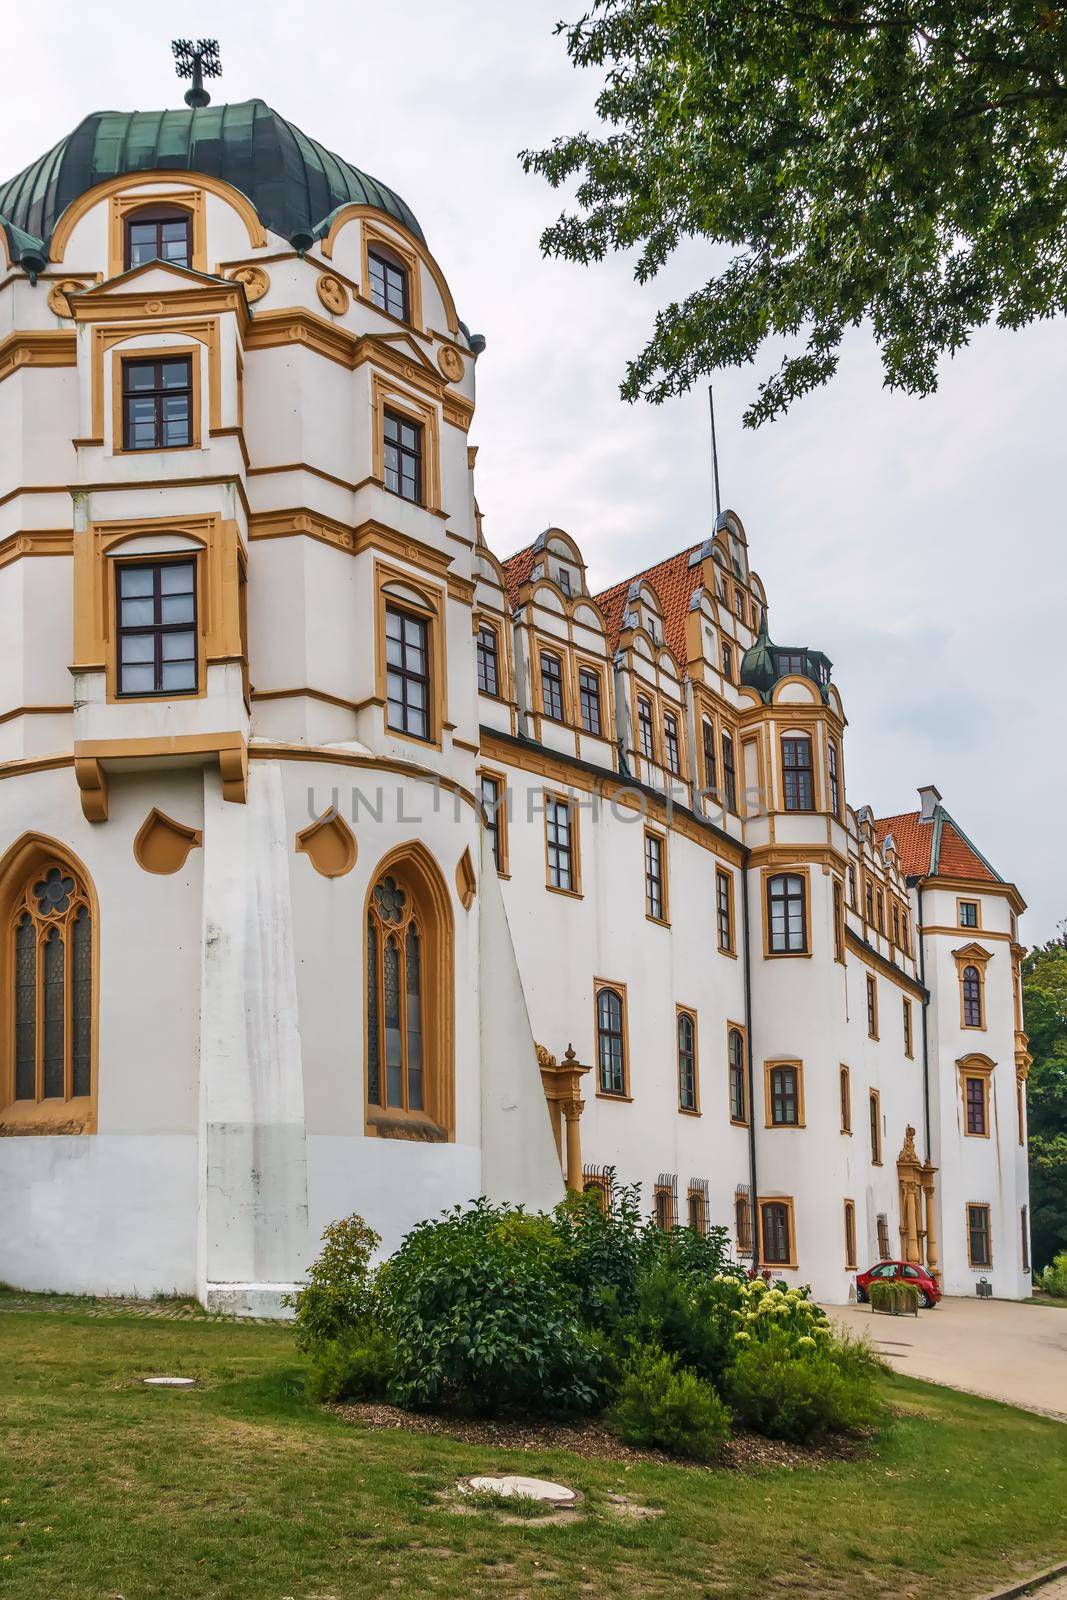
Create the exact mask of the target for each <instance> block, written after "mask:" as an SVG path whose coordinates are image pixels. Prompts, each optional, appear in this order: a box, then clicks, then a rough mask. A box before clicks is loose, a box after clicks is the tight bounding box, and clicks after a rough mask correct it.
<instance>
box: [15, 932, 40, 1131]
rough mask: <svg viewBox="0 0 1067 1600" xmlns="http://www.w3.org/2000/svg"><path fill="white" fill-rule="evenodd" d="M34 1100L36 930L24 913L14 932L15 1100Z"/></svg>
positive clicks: (35, 1090)
mask: <svg viewBox="0 0 1067 1600" xmlns="http://www.w3.org/2000/svg"><path fill="white" fill-rule="evenodd" d="M36 1098H37V930H36V928H35V927H34V925H33V918H32V917H31V916H30V914H29V912H28V911H24V912H23V913H22V916H21V917H20V919H19V923H18V927H17V928H16V930H15V1099H16V1100H36Z"/></svg>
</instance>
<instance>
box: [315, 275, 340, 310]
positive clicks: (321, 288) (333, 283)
mask: <svg viewBox="0 0 1067 1600" xmlns="http://www.w3.org/2000/svg"><path fill="white" fill-rule="evenodd" d="M315 287H316V289H317V290H318V295H319V299H320V300H321V301H322V303H323V305H324V306H325V307H326V309H327V311H332V312H333V313H334V315H335V316H337V317H339V316H341V315H343V313H344V312H346V311H347V310H348V290H347V289H346V288H345V286H344V284H343V283H342V282H341V280H340V278H335V277H334V275H333V273H332V272H324V273H323V274H322V276H321V277H320V279H319V281H318V283H317V284H316V285H315Z"/></svg>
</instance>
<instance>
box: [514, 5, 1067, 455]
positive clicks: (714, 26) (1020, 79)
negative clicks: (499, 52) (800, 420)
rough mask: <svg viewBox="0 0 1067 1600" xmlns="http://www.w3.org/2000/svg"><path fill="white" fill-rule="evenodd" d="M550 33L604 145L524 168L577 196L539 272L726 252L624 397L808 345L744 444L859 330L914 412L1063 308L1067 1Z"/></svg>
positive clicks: (763, 14) (763, 390)
mask: <svg viewBox="0 0 1067 1600" xmlns="http://www.w3.org/2000/svg"><path fill="white" fill-rule="evenodd" d="M559 31H561V32H563V33H564V34H565V36H566V43H567V51H568V54H569V55H570V58H571V60H572V62H573V64H574V65H575V66H576V67H580V68H594V69H599V70H600V71H601V72H602V73H603V74H604V83H603V87H602V90H601V93H600V94H599V96H598V99H597V102H596V109H597V113H598V115H599V117H600V120H601V123H602V124H603V127H602V129H601V130H600V131H599V133H598V134H596V135H594V134H590V133H576V134H572V135H570V136H567V137H562V138H559V139H557V140H556V141H555V142H554V143H553V144H551V145H550V146H549V147H548V148H546V149H544V150H540V151H525V152H524V153H523V156H522V160H523V163H524V165H525V167H526V169H527V171H536V172H539V173H541V174H542V175H543V176H544V177H546V178H547V179H548V181H549V182H550V183H551V184H552V185H553V186H554V187H557V186H560V185H564V184H568V183H570V182H571V181H572V180H577V192H576V198H577V208H576V210H575V211H574V212H572V213H571V214H566V213H565V214H564V215H562V216H561V217H560V218H559V220H558V221H557V222H555V223H554V224H553V225H552V226H551V227H549V228H547V229H546V231H545V233H544V234H543V235H542V241H541V243H542V249H543V250H544V252H545V253H546V254H553V255H558V256H563V257H565V258H567V259H569V260H572V261H579V262H591V261H597V260H600V259H602V258H603V257H605V256H606V255H607V254H608V253H609V252H610V251H613V250H634V251H636V269H635V270H636V276H637V278H638V280H639V281H640V282H646V281H648V280H649V279H651V278H653V277H654V276H655V274H656V273H657V272H658V271H659V270H660V268H661V267H662V266H663V265H664V263H665V262H666V261H667V260H668V259H669V258H670V257H671V255H672V254H673V253H674V251H675V250H676V249H677V248H678V246H679V245H680V244H681V243H682V242H683V241H685V240H687V239H698V240H705V241H707V242H708V243H710V244H715V245H718V246H723V247H725V250H726V252H727V254H728V260H727V261H726V264H725V266H724V267H723V270H722V271H719V272H718V273H716V274H715V275H713V276H711V277H710V278H709V279H708V281H707V282H705V283H703V284H701V285H699V286H698V287H696V288H694V290H693V291H692V293H690V294H689V295H687V296H686V298H685V299H684V300H683V301H681V303H674V304H671V305H668V306H666V307H665V308H664V309H663V310H662V311H660V313H659V314H658V316H657V317H656V322H655V328H654V332H653V335H652V337H651V338H650V340H649V341H648V343H647V344H646V346H645V348H644V350H643V351H641V353H640V354H639V355H638V356H637V357H636V358H635V359H634V360H633V361H631V362H629V363H628V366H627V372H626V377H625V381H624V382H623V385H622V394H623V396H624V398H626V399H628V400H636V399H637V398H638V397H640V396H643V397H644V398H646V399H649V400H652V401H656V402H658V401H662V400H664V399H666V398H667V397H668V396H671V395H676V394H680V393H683V392H684V391H685V390H687V389H688V388H689V387H690V386H691V385H692V384H693V383H694V382H695V381H696V379H697V378H698V377H699V376H700V375H701V374H702V373H707V372H710V371H712V370H714V369H716V368H722V367H729V366H741V365H743V364H745V363H747V362H750V361H752V360H753V359H754V357H755V356H756V354H757V352H758V350H759V349H760V346H761V345H762V344H763V342H764V341H765V340H767V339H768V338H771V337H773V336H782V335H784V336H788V337H789V338H790V339H792V340H794V341H795V340H796V338H797V336H801V337H802V339H803V345H802V348H799V349H797V348H793V349H792V350H791V352H790V353H788V354H787V355H786V357H785V358H784V360H783V361H782V363H781V365H780V367H779V368H778V370H777V371H776V372H775V373H773V375H772V376H771V377H770V378H769V379H768V380H767V381H766V382H764V383H763V384H762V385H761V386H760V388H759V390H758V393H757V395H756V398H755V400H754V401H753V403H752V404H751V406H750V407H749V409H748V411H747V412H746V415H745V421H746V423H748V424H749V426H758V425H759V424H760V423H762V422H765V421H767V420H769V419H770V418H773V417H775V416H776V415H778V414H779V413H781V412H784V411H785V410H786V409H787V408H788V406H789V405H790V404H791V402H792V401H793V400H795V399H796V398H797V397H798V396H800V395H802V394H804V393H806V392H807V391H809V390H811V389H813V388H815V387H817V386H818V385H820V384H822V383H825V382H826V381H827V379H828V378H830V377H831V376H832V374H833V373H834V371H835V369H836V367H837V362H838V353H839V349H840V345H841V341H842V338H843V336H844V334H845V331H846V330H847V329H848V328H849V327H850V326H854V325H856V324H858V323H860V322H861V321H862V320H863V319H864V318H869V319H870V321H871V324H872V325H873V330H874V335H875V338H876V340H877V342H878V345H879V348H880V351H881V355H882V361H883V366H884V371H885V382H886V383H887V384H888V385H890V386H892V387H898V388H903V389H905V390H907V391H908V392H910V393H913V394H929V393H930V392H931V391H933V390H934V389H935V388H936V387H937V368H938V360H939V358H940V357H941V356H942V355H943V354H944V353H945V352H952V351H955V350H957V349H959V348H960V347H961V346H962V345H964V344H966V342H967V340H968V337H969V335H970V331H971V330H972V329H973V328H976V327H979V326H981V325H982V324H984V323H986V322H988V321H990V320H991V319H995V320H996V321H997V322H998V323H999V324H1000V325H1002V326H1004V327H1010V328H1017V327H1021V326H1022V325H1023V324H1025V323H1028V322H1031V321H1033V320H1034V319H1035V318H1039V317H1047V316H1050V315H1052V314H1053V313H1055V312H1057V311H1062V310H1063V309H1064V307H1065V305H1067V234H1065V227H1064V216H1065V209H1067V166H1065V161H1064V153H1065V148H1067V7H1065V6H1064V5H1063V3H1062V0H1002V3H999V4H996V3H989V4H985V5H983V4H980V3H976V0H747V3H746V4H743V5H738V4H736V0H593V4H592V6H591V8H590V10H589V11H588V12H587V13H586V15H585V16H583V17H582V18H581V20H580V21H578V22H576V23H574V24H573V25H570V26H568V25H566V24H564V23H561V24H559Z"/></svg>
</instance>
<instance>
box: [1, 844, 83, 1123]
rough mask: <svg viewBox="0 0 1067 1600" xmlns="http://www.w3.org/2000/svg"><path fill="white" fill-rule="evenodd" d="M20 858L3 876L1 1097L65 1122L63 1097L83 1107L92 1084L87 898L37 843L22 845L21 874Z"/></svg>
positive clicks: (68, 870) (75, 876)
mask: <svg viewBox="0 0 1067 1600" xmlns="http://www.w3.org/2000/svg"><path fill="white" fill-rule="evenodd" d="M20 857H21V861H22V865H21V870H20V869H19V860H20ZM26 864H27V863H26V856H25V854H24V853H23V852H22V851H19V852H18V854H16V856H15V857H14V858H13V859H10V866H9V869H8V871H7V872H5V873H4V875H3V876H4V878H6V879H7V880H8V881H9V882H11V897H10V900H9V902H8V903H9V904H10V906H11V914H10V920H9V922H8V930H7V948H6V951H5V960H6V967H7V973H8V982H7V984H6V985H5V988H6V993H7V1019H6V1020H7V1037H8V1048H7V1054H8V1063H7V1081H8V1084H9V1091H8V1093H7V1094H6V1096H5V1097H4V1098H5V1101H6V1102H8V1103H9V1104H10V1105H11V1106H12V1108H13V1110H14V1111H15V1112H16V1113H17V1112H18V1110H19V1108H20V1107H28V1106H31V1105H33V1106H36V1105H43V1104H44V1103H46V1102H47V1103H48V1109H49V1110H50V1111H57V1112H58V1114H59V1115H60V1116H61V1117H62V1118H63V1119H64V1120H66V1119H67V1112H66V1110H65V1107H66V1104H67V1102H71V1101H77V1102H80V1103H81V1104H82V1106H83V1107H84V1106H85V1105H86V1104H87V1103H88V1102H89V1100H90V1097H91V1096H92V1093H93V1089H94V1083H93V1074H94V1048H93V1043H94V1018H93V1007H94V983H93V970H94V962H93V940H94V937H95V930H94V926H93V907H92V900H91V896H90V894H89V890H88V887H87V885H86V884H85V883H84V882H83V880H82V878H81V876H80V874H79V873H78V872H77V871H76V870H75V869H74V868H73V867H72V866H70V865H69V864H68V863H67V862H65V861H63V860H62V859H61V858H60V857H58V856H56V855H53V854H51V853H49V852H47V851H46V849H45V848H43V846H42V844H34V843H32V842H31V843H30V846H29V867H30V870H29V871H28V872H27V871H26ZM16 873H17V874H18V875H17V876H16Z"/></svg>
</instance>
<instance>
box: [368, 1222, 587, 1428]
mask: <svg viewBox="0 0 1067 1600" xmlns="http://www.w3.org/2000/svg"><path fill="white" fill-rule="evenodd" d="M563 1254H564V1247H563V1243H562V1241H561V1240H560V1238H559V1235H558V1233H557V1230H556V1228H555V1226H554V1224H553V1221H552V1218H551V1217H542V1216H527V1215H526V1214H525V1213H523V1212H521V1211H514V1210H512V1209H511V1208H509V1207H504V1206H493V1205H490V1204H489V1202H488V1201H486V1200H484V1199H483V1200H479V1201H477V1202H476V1203H475V1204H474V1205H473V1206H471V1207H470V1208H469V1209H468V1210H466V1211H464V1210H462V1209H461V1208H460V1207H459V1206H457V1207H455V1209H454V1210H452V1211H449V1212H445V1213H444V1215H443V1216H442V1217H441V1218H440V1220H438V1221H436V1222H422V1223H419V1224H418V1226H417V1227H415V1228H413V1229H412V1231H411V1232H410V1233H409V1234H408V1235H407V1237H406V1239H405V1240H404V1242H403V1244H402V1245H401V1246H400V1249H399V1250H398V1251H397V1252H396V1254H395V1255H394V1256H393V1257H391V1259H390V1261H389V1263H388V1265H387V1267H386V1269H385V1270H384V1271H383V1272H382V1273H381V1274H380V1276H379V1281H378V1304H379V1315H380V1317H381V1319H382V1323H383V1326H384V1327H385V1328H386V1330H387V1332H388V1333H390V1334H391V1336H392V1337H393V1339H394V1340H395V1345H396V1354H395V1360H394V1363H393V1373H392V1379H391V1383H390V1395H391V1398H393V1399H395V1400H396V1401H397V1403H398V1404H400V1405H406V1406H442V1405H454V1406H459V1407H462V1408H465V1409H474V1410H477V1411H481V1412H483V1413H486V1414H490V1415H491V1414H493V1413H495V1412H497V1411H500V1410H513V1411H518V1412H521V1413H523V1414H525V1415H527V1416H537V1415H545V1414H549V1415H551V1414H556V1413H560V1412H582V1411H590V1410H593V1409H595V1408H596V1407H597V1405H598V1404H599V1403H600V1402H601V1401H602V1399H603V1386H602V1379H601V1362H600V1356H599V1352H598V1348H597V1345H596V1342H595V1341H594V1340H593V1339H592V1338H591V1337H590V1335H589V1333H588V1331H587V1330H586V1329H585V1328H583V1326H582V1325H581V1323H580V1322H579V1320H578V1319H577V1317H576V1316H575V1310H574V1305H573V1300H572V1296H571V1294H570V1292H569V1289H568V1286H567V1282H566V1276H565V1274H564V1273H563V1272H562V1270H561V1264H562V1258H563Z"/></svg>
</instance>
